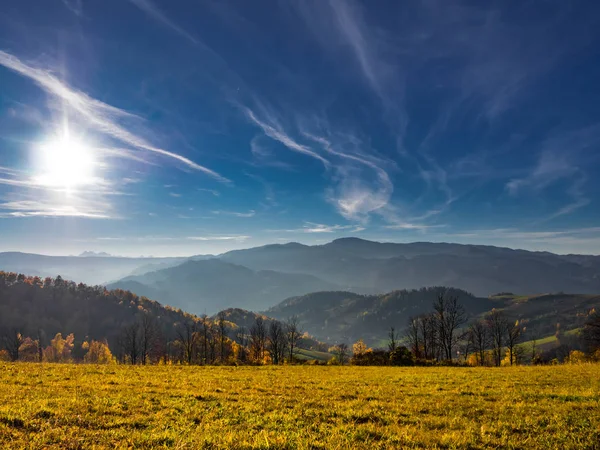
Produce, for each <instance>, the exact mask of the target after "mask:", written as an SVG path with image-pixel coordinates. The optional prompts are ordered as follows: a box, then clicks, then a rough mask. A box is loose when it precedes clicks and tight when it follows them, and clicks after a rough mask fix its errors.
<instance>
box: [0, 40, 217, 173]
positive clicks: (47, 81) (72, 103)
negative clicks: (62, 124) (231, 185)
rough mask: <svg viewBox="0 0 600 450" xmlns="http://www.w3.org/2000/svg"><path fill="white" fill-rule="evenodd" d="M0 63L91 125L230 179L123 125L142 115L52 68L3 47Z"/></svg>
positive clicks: (196, 167) (141, 148) (193, 166)
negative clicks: (64, 78)
mask: <svg viewBox="0 0 600 450" xmlns="http://www.w3.org/2000/svg"><path fill="white" fill-rule="evenodd" d="M0 65H2V66H4V67H5V68H7V69H10V70H12V71H14V72H16V73H18V74H20V75H22V76H24V77H26V78H29V79H30V80H32V81H34V82H35V83H36V84H37V85H38V86H39V87H40V88H42V89H43V90H44V91H46V92H47V93H48V94H50V95H53V96H55V97H56V98H58V99H60V100H61V101H62V102H63V104H64V105H66V106H68V107H69V108H70V109H71V110H72V111H74V112H76V113H78V114H79V115H80V116H81V118H82V119H84V121H85V125H86V126H87V127H89V128H92V129H94V130H95V131H97V132H99V133H102V134H104V135H107V136H108V137H110V138H113V139H116V140H118V141H120V142H122V143H124V144H126V145H129V146H131V147H133V148H135V149H137V150H139V151H145V152H150V153H152V154H157V155H161V156H164V157H167V158H169V159H172V160H176V161H178V162H180V163H183V164H184V165H185V166H186V167H188V168H190V169H194V170H198V171H200V172H203V173H205V174H206V175H209V176H211V177H213V178H215V179H217V180H218V181H221V182H229V180H228V179H227V178H225V177H223V176H221V175H220V174H218V173H217V172H215V171H213V170H211V169H209V168H207V167H204V166H201V165H200V164H197V163H195V162H194V161H192V160H190V159H189V158H186V157H185V156H182V155H180V154H178V153H174V152H171V151H168V150H165V149H162V148H160V147H157V146H154V145H152V144H150V143H149V142H148V141H147V140H146V138H144V137H142V136H140V135H139V134H136V133H134V132H132V131H129V130H128V129H127V128H125V127H124V126H123V125H121V123H120V121H122V120H123V119H135V120H139V119H140V118H139V117H137V116H136V115H134V114H132V113H129V112H127V111H124V110H122V109H119V108H117V107H114V106H112V105H109V104H107V103H104V102H101V101H99V100H97V99H94V98H92V97H90V96H88V95H87V94H85V93H83V92H80V91H77V90H75V89H73V88H71V87H70V86H68V85H67V84H66V83H64V82H62V81H60V80H59V79H58V78H57V77H56V76H55V75H53V74H52V72H51V71H50V70H47V69H42V68H40V67H35V66H33V65H29V64H26V63H24V62H23V61H21V60H20V59H19V58H17V57H16V56H14V55H11V54H9V53H7V52H5V51H2V50H0Z"/></svg>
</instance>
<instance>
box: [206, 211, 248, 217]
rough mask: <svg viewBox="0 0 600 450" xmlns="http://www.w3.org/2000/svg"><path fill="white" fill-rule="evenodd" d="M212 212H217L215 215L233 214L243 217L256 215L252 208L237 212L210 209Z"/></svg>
mask: <svg viewBox="0 0 600 450" xmlns="http://www.w3.org/2000/svg"><path fill="white" fill-rule="evenodd" d="M212 213H213V214H217V215H219V214H220V215H224V216H234V217H244V218H248V217H254V216H255V215H256V211H254V210H253V209H251V210H250V211H248V212H237V211H220V210H218V211H212Z"/></svg>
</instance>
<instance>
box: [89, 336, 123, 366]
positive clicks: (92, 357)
mask: <svg viewBox="0 0 600 450" xmlns="http://www.w3.org/2000/svg"><path fill="white" fill-rule="evenodd" d="M82 348H83V349H84V350H87V352H86V354H85V355H83V362H85V363H89V364H114V363H115V362H116V359H115V357H114V356H113V355H112V353H111V351H110V348H108V344H107V343H106V342H100V341H92V342H91V343H87V342H84V343H83V345H82Z"/></svg>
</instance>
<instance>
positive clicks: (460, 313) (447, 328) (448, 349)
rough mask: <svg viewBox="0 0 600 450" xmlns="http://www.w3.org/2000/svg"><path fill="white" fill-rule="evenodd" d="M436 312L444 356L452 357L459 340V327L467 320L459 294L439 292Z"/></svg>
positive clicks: (435, 304)
mask: <svg viewBox="0 0 600 450" xmlns="http://www.w3.org/2000/svg"><path fill="white" fill-rule="evenodd" d="M433 310H434V314H435V316H436V319H437V325H438V338H439V340H440V345H441V347H442V351H443V354H444V357H445V358H446V359H448V360H451V359H452V352H453V349H454V348H455V346H456V343H457V342H458V338H459V336H458V334H457V331H458V329H459V328H460V327H461V326H462V325H463V324H464V323H465V322H466V312H465V309H464V307H463V306H462V305H461V304H460V303H459V302H458V297H457V296H446V295H444V294H439V295H438V298H437V300H436V301H435V302H434V303H433Z"/></svg>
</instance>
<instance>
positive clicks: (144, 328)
mask: <svg viewBox="0 0 600 450" xmlns="http://www.w3.org/2000/svg"><path fill="white" fill-rule="evenodd" d="M139 323H140V362H141V363H142V364H144V365H145V364H146V363H147V362H148V358H149V357H150V354H151V353H152V351H153V349H154V347H155V346H156V338H157V334H158V333H157V326H156V321H155V320H154V318H153V317H152V316H150V315H149V314H148V313H144V314H142V315H141V317H140V319H139Z"/></svg>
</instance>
